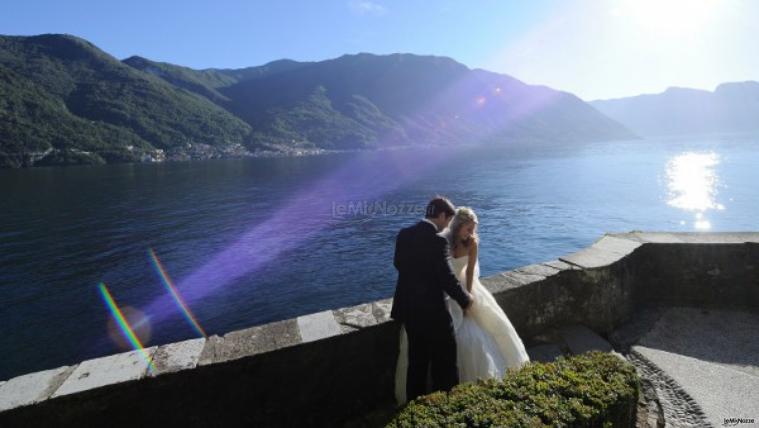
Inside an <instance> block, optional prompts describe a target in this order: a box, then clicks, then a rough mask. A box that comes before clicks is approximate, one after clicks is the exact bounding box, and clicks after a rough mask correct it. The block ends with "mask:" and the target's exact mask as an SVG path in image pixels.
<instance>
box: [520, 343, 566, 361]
mask: <svg viewBox="0 0 759 428" xmlns="http://www.w3.org/2000/svg"><path fill="white" fill-rule="evenodd" d="M527 354H528V355H529V356H530V361H540V362H542V363H550V362H553V361H554V360H555V359H556V358H557V357H559V356H561V355H564V353H563V352H561V347H560V346H559V345H558V344H556V343H545V344H542V345H535V346H532V347H530V348H527Z"/></svg>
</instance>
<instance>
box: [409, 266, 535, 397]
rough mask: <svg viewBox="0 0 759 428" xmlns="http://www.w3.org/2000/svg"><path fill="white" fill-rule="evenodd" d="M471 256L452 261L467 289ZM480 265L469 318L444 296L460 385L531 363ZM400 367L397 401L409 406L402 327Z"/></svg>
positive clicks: (476, 275)
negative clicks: (485, 283) (481, 278)
mask: <svg viewBox="0 0 759 428" xmlns="http://www.w3.org/2000/svg"><path fill="white" fill-rule="evenodd" d="M468 259H469V256H468V255H465V256H461V257H456V258H452V259H451V260H452V266H453V271H454V272H455V273H456V277H457V278H458V279H459V282H461V284H462V286H463V287H465V286H466V267H467V264H468ZM479 276H480V266H479V263H476V264H475V265H474V276H473V280H472V295H473V296H474V306H473V307H472V309H471V310H470V311H469V313H468V314H467V316H464V314H463V311H462V309H461V307H460V306H459V304H458V303H456V301H455V300H453V299H451V298H450V297H449V296H448V295H447V294H446V295H445V299H446V305H447V306H448V312H450V314H451V318H452V319H453V328H454V332H455V337H456V353H457V358H456V359H457V361H456V363H457V365H458V368H459V382H461V383H464V382H472V381H475V380H477V379H486V378H501V377H503V375H504V374H505V372H506V369H508V368H510V367H519V366H521V365H522V364H524V363H525V362H527V361H529V359H530V358H529V356H528V355H527V351H526V350H525V348H524V344H523V343H522V339H520V338H519V335H518V334H517V332H516V330H515V329H514V327H513V326H512V325H511V321H509V318H508V317H507V316H506V314H505V313H504V312H503V310H502V309H501V307H500V306H498V303H497V302H496V301H495V298H494V297H493V295H492V294H490V292H489V291H488V290H487V289H486V288H485V287H484V286H483V285H482V284H481V283H480V281H479ZM399 349H400V350H399V353H398V363H397V365H396V369H395V398H396V400H397V401H398V404H399V405H400V404H403V403H405V402H406V371H407V370H408V339H407V336H406V330H405V329H404V328H403V327H401V335H400V348H399Z"/></svg>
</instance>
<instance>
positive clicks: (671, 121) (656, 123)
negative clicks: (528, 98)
mask: <svg viewBox="0 0 759 428" xmlns="http://www.w3.org/2000/svg"><path fill="white" fill-rule="evenodd" d="M590 104H591V105H592V106H594V107H595V108H597V109H598V110H599V111H601V112H602V113H604V114H605V115H607V116H609V117H611V118H613V119H615V120H617V121H618V122H620V123H622V124H624V125H625V126H627V127H628V128H630V129H631V130H633V131H634V132H636V133H638V134H640V135H649V136H655V135H675V134H704V133H733V132H736V133H737V132H757V131H759V82H753V81H748V82H736V83H724V84H721V85H719V86H718V87H717V88H716V89H715V90H714V92H710V91H704V90H699V89H688V88H669V89H667V90H666V91H664V92H662V93H660V94H652V95H639V96H635V97H629V98H619V99H612V100H599V101H592V102H591V103H590Z"/></svg>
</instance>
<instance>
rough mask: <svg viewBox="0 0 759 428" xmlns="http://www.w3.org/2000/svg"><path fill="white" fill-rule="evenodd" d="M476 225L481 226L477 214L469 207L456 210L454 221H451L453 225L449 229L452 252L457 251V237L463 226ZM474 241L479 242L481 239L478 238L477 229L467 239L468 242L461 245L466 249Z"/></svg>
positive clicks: (449, 242) (448, 236)
mask: <svg viewBox="0 0 759 428" xmlns="http://www.w3.org/2000/svg"><path fill="white" fill-rule="evenodd" d="M470 222H471V223H474V224H475V225H477V224H479V220H478V219H477V214H475V213H474V210H473V209H471V208H469V207H458V208H456V214H454V215H453V220H451V225H450V227H449V228H448V235H447V238H448V244H449V245H450V246H451V251H453V250H455V249H456V245H457V242H456V237H457V236H458V234H459V230H461V228H462V227H463V226H465V225H466V224H468V223H470ZM472 239H474V240H478V239H479V237H478V236H477V229H476V228H475V230H474V233H472V235H471V236H470V237H469V239H467V240H466V241H462V242H461V243H462V244H464V247H468V246H469V244H470V243H471V242H472Z"/></svg>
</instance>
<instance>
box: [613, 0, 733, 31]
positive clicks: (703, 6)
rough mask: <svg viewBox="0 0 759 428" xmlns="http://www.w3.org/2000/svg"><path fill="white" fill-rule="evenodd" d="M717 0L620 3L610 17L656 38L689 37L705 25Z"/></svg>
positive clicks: (652, 0)
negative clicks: (635, 25) (657, 36)
mask: <svg viewBox="0 0 759 428" xmlns="http://www.w3.org/2000/svg"><path fill="white" fill-rule="evenodd" d="M719 6H720V0H620V2H619V4H618V5H617V6H616V7H614V8H613V9H612V13H613V14H614V15H616V16H619V17H621V18H623V19H629V20H631V21H632V22H634V23H635V24H637V25H638V26H640V27H641V28H642V29H644V30H646V31H649V32H652V33H654V34H655V35H659V36H682V35H689V34H693V33H695V32H697V31H699V30H700V29H703V28H704V27H705V26H707V25H709V21H710V18H711V17H712V16H713V15H714V14H715V13H716V11H717V8H718V7H719Z"/></svg>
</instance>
